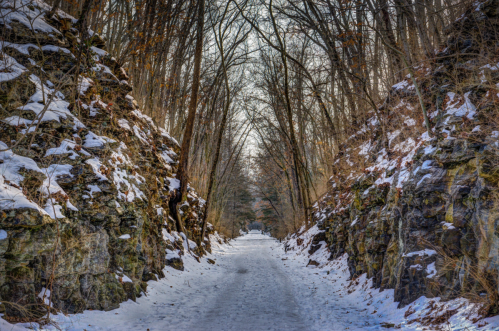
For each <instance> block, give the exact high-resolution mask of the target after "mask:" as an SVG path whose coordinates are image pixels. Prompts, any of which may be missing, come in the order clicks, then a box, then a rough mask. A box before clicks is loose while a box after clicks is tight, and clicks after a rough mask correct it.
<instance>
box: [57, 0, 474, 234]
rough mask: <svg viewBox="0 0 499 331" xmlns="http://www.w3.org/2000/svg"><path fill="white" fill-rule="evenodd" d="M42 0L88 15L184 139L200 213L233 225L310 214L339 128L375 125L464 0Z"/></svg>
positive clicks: (138, 88) (153, 111) (344, 131)
mask: <svg viewBox="0 0 499 331" xmlns="http://www.w3.org/2000/svg"><path fill="white" fill-rule="evenodd" d="M48 2H49V3H50V4H51V5H53V6H54V9H57V8H60V9H62V10H64V11H65V12H67V13H69V14H71V15H73V16H75V17H85V18H86V20H87V23H88V25H89V26H90V28H91V29H92V30H94V31H96V32H97V33H99V35H100V36H102V37H103V40H102V41H101V42H102V44H105V47H106V49H107V51H109V52H110V53H111V54H112V55H113V56H114V57H115V58H116V59H117V60H118V62H119V63H120V64H122V65H123V66H124V67H126V68H127V69H128V71H129V73H130V76H131V77H130V82H131V83H132V85H133V88H134V92H133V96H134V98H135V99H136V100H137V101H138V103H139V106H140V108H141V109H142V110H143V112H144V113H145V114H147V115H149V116H151V117H152V118H153V120H154V121H155V122H156V124H158V125H159V126H162V127H164V128H165V129H166V130H167V131H169V132H170V133H171V134H172V136H174V137H175V138H176V139H177V140H178V141H179V142H180V141H182V142H183V144H182V145H183V146H182V155H181V169H182V170H181V174H180V177H181V179H182V178H184V179H186V178H188V179H189V181H190V183H191V185H192V186H194V187H196V189H197V190H198V191H199V192H200V193H201V195H202V196H203V197H207V200H208V206H209V207H208V212H207V213H206V214H207V215H208V216H207V217H208V221H209V222H211V223H213V224H214V225H215V227H216V228H217V229H218V230H220V231H222V232H224V233H226V234H228V235H229V236H234V235H236V234H237V233H238V229H239V228H240V227H244V224H247V223H249V222H251V221H253V220H254V219H255V218H258V220H260V221H263V222H264V223H265V224H267V225H268V226H269V229H271V230H272V232H273V234H274V235H275V236H278V237H282V236H285V235H286V234H287V233H289V232H292V231H294V230H296V229H298V228H299V227H300V226H301V225H303V224H304V223H308V222H309V221H310V219H311V218H310V212H311V207H312V205H313V203H314V201H316V199H317V198H318V197H320V196H321V195H322V194H323V193H324V192H325V191H326V189H327V182H328V179H329V178H330V177H331V176H332V175H334V174H335V173H337V172H340V171H341V169H339V165H336V164H334V160H333V159H334V157H335V155H337V154H338V153H342V152H344V150H345V149H346V148H347V146H345V141H346V140H347V138H348V137H350V136H351V135H352V134H354V133H356V132H357V131H358V129H359V127H360V126H362V124H364V123H365V122H366V120H368V119H369V118H371V117H373V116H375V117H376V118H377V119H378V120H379V123H380V127H381V129H382V132H383V133H382V134H383V135H385V133H386V132H387V131H388V130H387V127H389V126H390V118H388V116H387V115H386V114H387V113H388V111H387V110H386V109H384V108H383V101H384V100H385V98H386V96H387V92H388V91H389V89H390V87H391V86H392V85H394V84H395V83H397V82H399V81H401V80H402V79H403V78H404V77H405V76H406V75H410V76H411V78H414V72H413V69H411V68H412V67H418V66H420V65H431V64H432V62H433V61H434V60H435V59H436V57H437V54H438V53H439V52H440V51H442V49H441V44H442V42H443V41H444V40H445V39H446V27H447V26H449V24H450V23H452V22H454V21H456V19H458V18H459V17H460V15H461V14H462V12H463V11H464V9H465V8H466V5H467V4H468V3H469V2H470V1H459V0H457V1H456V0H393V1H388V0H379V1H374V0H363V1H349V0H344V1H336V0H275V1H273V0H229V1H213V0H85V1H77V0H55V1H48ZM54 12H55V10H54ZM87 14H88V15H87ZM67 33H70V32H67ZM88 38H89V39H90V38H95V37H91V36H88ZM416 86H417V84H416ZM420 106H421V118H420V119H418V120H419V121H421V123H424V122H426V125H427V126H429V125H430V123H429V122H427V116H426V115H425V114H424V113H425V111H426V106H425V104H424V103H423V102H421V105H420ZM383 138H384V139H385V140H386V139H388V138H387V137H383ZM183 176H185V177H183ZM184 182H186V181H185V180H184ZM184 186H185V184H184ZM180 199H181V197H180V198H179V201H180ZM255 212H256V214H255Z"/></svg>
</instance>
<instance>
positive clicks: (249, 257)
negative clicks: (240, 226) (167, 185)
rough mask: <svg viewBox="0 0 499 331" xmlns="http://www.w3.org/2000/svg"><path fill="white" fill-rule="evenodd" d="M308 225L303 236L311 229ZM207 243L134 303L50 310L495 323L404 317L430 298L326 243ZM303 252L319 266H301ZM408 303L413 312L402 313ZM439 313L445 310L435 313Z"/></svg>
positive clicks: (116, 326) (274, 320) (241, 319)
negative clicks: (392, 283) (403, 294)
mask: <svg viewBox="0 0 499 331" xmlns="http://www.w3.org/2000/svg"><path fill="white" fill-rule="evenodd" d="M309 232H310V233H307V234H306V236H305V238H304V239H305V240H306V241H309V240H310V238H311V237H312V236H313V234H314V233H313V231H309ZM214 239H215V238H214ZM212 242H213V243H214V244H213V254H212V255H210V256H208V257H209V258H212V259H215V260H216V265H214V266H213V265H210V264H208V263H207V261H206V259H207V258H208V257H204V258H202V261H201V263H199V262H197V261H196V260H195V259H194V258H193V257H192V256H190V255H187V256H184V257H183V259H184V265H185V271H178V270H175V269H172V268H170V267H166V268H165V270H164V271H165V274H166V278H164V279H161V280H160V281H158V282H155V281H151V282H149V283H148V284H149V288H148V292H147V296H145V295H144V296H142V297H140V298H138V299H137V302H133V301H131V300H129V301H127V302H124V303H122V304H121V305H120V308H119V309H116V310H112V311H109V312H103V311H85V312H84V313H83V314H77V315H70V316H63V315H61V314H60V315H58V316H56V317H55V318H56V321H57V323H58V327H59V328H60V329H61V330H67V331H76V330H78V331H82V330H86V331H97V330H99V331H104V330H106V331H126V330H130V331H135V330H140V331H146V330H147V331H229V330H230V331H250V330H251V331H262V330H270V331H294V330H300V331H319V330H320V331H340V330H349V331H352V330H387V329H394V328H393V327H395V329H403V330H414V331H415V330H453V331H458V330H460V331H464V330H487V331H492V330H493V331H498V330H499V317H494V318H491V319H487V321H488V323H489V324H488V325H486V326H485V327H479V326H478V325H477V324H473V323H471V322H470V320H469V318H467V317H466V316H467V315H469V314H468V313H467V312H466V309H464V310H462V312H461V313H458V314H456V315H454V316H452V318H451V319H450V321H449V323H448V324H445V325H438V326H436V327H435V328H433V327H422V326H421V325H420V324H419V323H411V321H410V320H412V319H416V318H418V317H422V316H423V317H424V316H427V314H428V312H429V310H428V309H427V308H426V307H427V304H428V301H429V299H426V298H424V297H422V298H420V299H418V300H416V301H415V302H414V303H413V304H411V305H410V306H407V307H406V308H404V309H397V303H396V302H393V290H385V291H383V292H380V291H379V290H377V289H373V288H372V286H371V280H368V279H366V277H365V275H363V276H361V277H359V278H358V279H357V280H356V281H355V282H353V283H352V282H351V281H350V280H349V273H348V268H347V264H346V256H344V257H342V258H340V259H338V260H335V261H329V260H328V257H329V252H328V251H327V249H326V248H325V247H323V248H321V249H319V250H318V251H317V252H315V253H314V254H313V255H312V256H310V257H309V255H308V253H307V251H308V249H307V248H299V247H294V249H293V250H291V251H289V252H288V253H285V252H284V249H283V245H282V244H279V243H278V242H277V241H276V240H275V239H273V238H270V237H268V236H265V235H261V234H259V233H258V232H250V233H249V234H247V235H245V236H242V237H240V238H237V239H236V240H233V241H231V244H230V245H227V244H223V245H218V244H216V241H215V240H213V241H212ZM309 258H312V259H314V260H316V261H319V262H320V263H321V267H320V268H315V267H307V266H306V265H307V261H308V259H309ZM433 300H435V301H439V299H438V298H437V299H433ZM462 304H466V301H464V299H456V300H454V301H451V302H449V303H448V305H449V308H455V307H458V306H461V305H462ZM461 307H462V306H461ZM408 309H411V310H412V311H414V313H412V314H410V315H409V316H408V317H407V316H404V315H405V313H406V310H408ZM442 312H445V309H443V310H440V311H437V312H436V314H441V313H442ZM430 313H431V312H430ZM441 327H443V329H442V328H441ZM4 329H5V330H10V331H27V329H25V328H23V327H22V326H21V325H19V324H18V325H16V326H12V325H10V324H8V323H6V322H5V321H4V320H2V319H0V330H1V331H3V330H4ZM35 329H37V330H40V329H38V328H35ZM44 330H46V328H45V329H44ZM48 330H55V328H54V327H53V326H52V327H49V328H48Z"/></svg>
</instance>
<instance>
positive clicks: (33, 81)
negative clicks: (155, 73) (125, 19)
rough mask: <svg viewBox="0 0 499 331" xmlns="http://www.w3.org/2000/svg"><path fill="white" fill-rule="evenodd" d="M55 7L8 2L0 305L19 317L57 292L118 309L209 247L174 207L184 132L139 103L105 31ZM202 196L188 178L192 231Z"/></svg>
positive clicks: (0, 112) (57, 297) (74, 301)
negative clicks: (178, 225)
mask: <svg viewBox="0 0 499 331" xmlns="http://www.w3.org/2000/svg"><path fill="white" fill-rule="evenodd" d="M48 10H50V8H49V7H48V6H47V5H46V4H44V3H43V2H41V1H27V0H15V1H14V0H12V1H1V15H0V17H1V20H0V25H1V31H2V41H1V51H0V219H1V221H0V300H1V301H2V302H4V304H2V305H0V307H1V309H2V311H3V310H5V312H6V318H11V319H13V320H15V318H19V317H21V320H22V318H24V317H25V316H26V314H25V313H26V312H25V311H23V310H22V309H20V308H19V307H20V306H22V307H24V308H25V309H28V310H30V312H31V314H35V315H36V314H37V312H38V313H39V314H40V315H39V316H41V315H44V314H45V313H46V307H47V306H46V305H43V302H44V301H45V303H47V304H48V301H49V300H50V302H51V304H52V305H53V307H54V308H56V309H58V310H62V311H64V312H70V313H76V312H81V311H83V310H85V309H101V310H110V309H113V308H116V307H118V306H119V303H120V302H122V301H124V300H127V299H135V298H136V297H137V296H139V295H141V293H142V292H144V291H145V290H146V287H147V283H146V282H147V281H148V280H152V279H157V278H162V277H164V274H163V271H162V270H163V268H164V267H165V265H166V264H169V265H172V266H173V267H176V268H180V269H181V268H182V260H181V255H182V254H184V252H187V251H190V252H191V253H192V254H196V253H197V250H198V247H197V246H196V244H195V243H194V242H192V241H190V240H188V239H187V238H186V236H185V234H183V233H177V232H175V224H174V223H175V222H173V219H172V218H171V217H169V200H170V198H171V197H172V193H173V192H174V190H175V189H176V188H178V186H179V181H178V180H177V179H176V178H175V174H176V171H177V164H178V162H177V160H178V152H179V145H178V143H177V142H176V141H175V139H173V138H172V137H170V136H169V135H168V133H167V132H166V131H164V130H163V129H161V128H160V127H158V126H156V125H155V124H154V123H153V121H152V120H151V118H149V117H147V116H145V115H144V114H143V113H141V111H140V110H139V109H138V106H137V102H136V101H135V100H134V99H133V97H132V96H131V95H130V94H129V93H131V92H132V87H131V86H130V85H129V83H128V82H127V80H128V76H127V73H126V71H125V70H124V69H123V68H122V67H121V65H120V64H119V63H118V62H117V61H116V60H115V59H114V58H113V57H111V56H110V55H108V53H107V52H106V51H105V50H104V43H103V41H102V39H101V38H100V37H99V36H98V35H97V34H94V33H93V32H92V31H88V34H87V33H85V34H81V33H80V32H79V31H81V29H78V28H77V26H76V20H75V19H74V18H72V17H69V16H67V15H65V14H64V13H63V12H60V11H59V13H57V14H56V15H54V16H53V17H52V18H51V19H49V18H47V17H46V13H47V12H48ZM82 39H84V40H85V42H81V40H82ZM76 83H78V84H76ZM76 85H77V86H78V90H77V91H76V90H75V86H76ZM203 204H204V201H203V200H202V199H200V198H199V197H198V196H197V195H196V192H195V191H194V190H193V189H192V188H189V194H188V201H187V202H186V203H184V204H183V205H182V206H181V207H180V214H181V217H182V218H183V221H184V224H186V229H187V231H188V232H189V234H188V235H194V234H198V233H199V231H200V228H199V222H200V217H201V216H202V213H203ZM207 244H208V243H207ZM11 303H15V305H14V304H11Z"/></svg>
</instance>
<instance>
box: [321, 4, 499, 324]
mask: <svg viewBox="0 0 499 331" xmlns="http://www.w3.org/2000/svg"><path fill="white" fill-rule="evenodd" d="M498 13H499V2H497V1H486V2H484V3H482V4H475V5H473V7H472V8H470V9H469V10H468V11H467V13H466V14H465V15H464V16H463V18H461V19H460V20H458V21H457V22H456V23H455V24H454V26H452V27H450V28H449V29H448V32H449V37H448V42H447V45H446V46H445V47H443V51H442V52H441V53H440V54H437V58H439V59H438V60H437V63H435V64H434V65H433V66H420V67H418V68H417V69H418V70H417V82H418V84H419V86H420V89H421V90H422V91H423V98H424V102H425V104H426V107H427V108H428V112H429V114H430V119H431V122H432V125H433V127H434V128H435V129H434V137H433V138H430V137H429V135H428V133H426V132H425V131H424V130H425V128H424V126H423V124H424V123H423V119H422V116H421V110H420V109H421V108H420V106H419V99H418V97H417V95H416V91H415V88H414V85H413V84H412V82H411V80H410V79H409V78H407V79H406V80H405V81H403V82H401V83H399V84H397V85H395V86H394V87H393V88H392V90H391V91H390V95H389V97H388V98H387V100H386V102H385V104H384V105H383V109H382V110H383V111H385V112H386V114H387V116H388V118H389V119H390V121H389V122H390V123H385V125H386V127H387V131H388V133H387V137H383V136H382V132H381V129H380V125H379V121H378V120H377V119H376V118H372V119H370V120H369V121H368V123H366V125H365V126H364V127H363V128H362V129H361V130H360V131H359V132H357V133H356V134H355V135H354V136H352V137H351V138H350V140H349V142H348V143H347V144H346V145H347V146H348V147H350V148H346V147H345V148H344V149H343V151H342V153H341V155H340V156H339V157H338V159H337V164H338V167H339V168H340V169H347V170H340V171H338V174H337V175H336V176H333V177H332V178H331V188H330V190H329V192H328V194H327V195H326V196H325V197H324V198H322V199H321V200H320V201H319V202H318V203H317V204H316V205H315V214H314V220H315V221H316V222H317V223H318V224H319V226H320V228H321V229H322V230H323V231H324V236H325V237H326V241H327V244H328V247H329V249H330V251H331V258H332V259H333V258H337V257H339V256H341V255H343V254H344V253H348V256H349V257H348V261H349V263H348V264H349V269H350V274H351V276H352V277H354V278H355V277H357V276H359V275H360V274H363V273H367V275H368V277H372V278H373V280H374V282H373V283H374V284H375V286H376V287H381V288H392V289H395V300H396V301H398V302H400V306H405V305H407V304H408V303H411V302H413V301H414V300H415V299H417V298H419V297H421V296H423V295H424V296H426V297H430V298H431V297H436V296H439V297H442V298H444V299H451V298H455V297H457V296H467V297H469V298H474V299H477V298H478V301H480V300H482V301H484V302H486V303H487V305H486V309H487V310H488V311H487V313H489V314H497V313H499V311H498V310H497V308H498V306H497V299H498V298H499V297H498V294H497V289H498V284H499V217H498V215H499V214H498V206H499V205H498V203H499V195H498V188H499V187H498V182H499V162H498V161H499V143H498V138H499V132H498V130H499V129H498V124H499V123H498V121H497V119H498V118H499V117H498V114H499V111H498V108H497V102H498V101H499V97H498V94H497V86H496V85H495V84H496V83H498V82H499V77H498V71H497V70H498V67H497V66H491V65H490V64H489V65H487V64H488V62H485V63H484V62H483V60H482V59H483V58H482V57H479V56H478V55H476V56H475V55H473V53H476V54H478V53H480V54H482V55H484V54H485V57H487V58H488V59H489V61H492V59H496V58H497V54H498V52H497V46H496V40H497V36H496V33H497V32H496V31H498V29H497V28H498V27H499V24H498V17H499V16H498ZM460 54H463V55H460ZM393 123H402V125H400V126H398V127H394V125H395V124H393ZM390 125H392V126H390ZM372 132H374V135H373V134H372ZM352 146H355V147H352ZM354 158H356V159H355V162H354V163H356V164H361V165H362V166H361V167H362V168H355V169H352V166H351V164H352V162H351V160H353V159H354ZM359 160H360V161H359ZM342 166H343V168H341V167H342ZM318 240H321V239H320V238H317V240H315V241H318ZM312 247H314V246H312ZM480 298H481V299H480Z"/></svg>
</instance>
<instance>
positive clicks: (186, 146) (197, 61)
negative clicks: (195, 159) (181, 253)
mask: <svg viewBox="0 0 499 331" xmlns="http://www.w3.org/2000/svg"><path fill="white" fill-rule="evenodd" d="M203 29H204V0H199V2H198V14H197V36H196V50H195V53H194V73H193V77H192V91H191V100H190V104H189V114H188V116H187V122H186V126H185V132H184V138H183V139H182V147H181V149H180V164H179V169H178V177H177V178H178V179H179V180H180V190H179V191H177V194H176V197H175V199H174V206H175V208H176V210H177V228H178V230H180V231H183V232H184V231H185V230H184V226H183V224H182V219H181V218H180V214H179V212H178V203H179V202H181V201H183V200H185V199H186V198H187V185H188V184H189V174H188V169H189V150H190V147H191V139H192V132H193V128H194V120H195V118H196V109H197V103H198V93H199V80H200V72H201V60H202V56H203Z"/></svg>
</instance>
